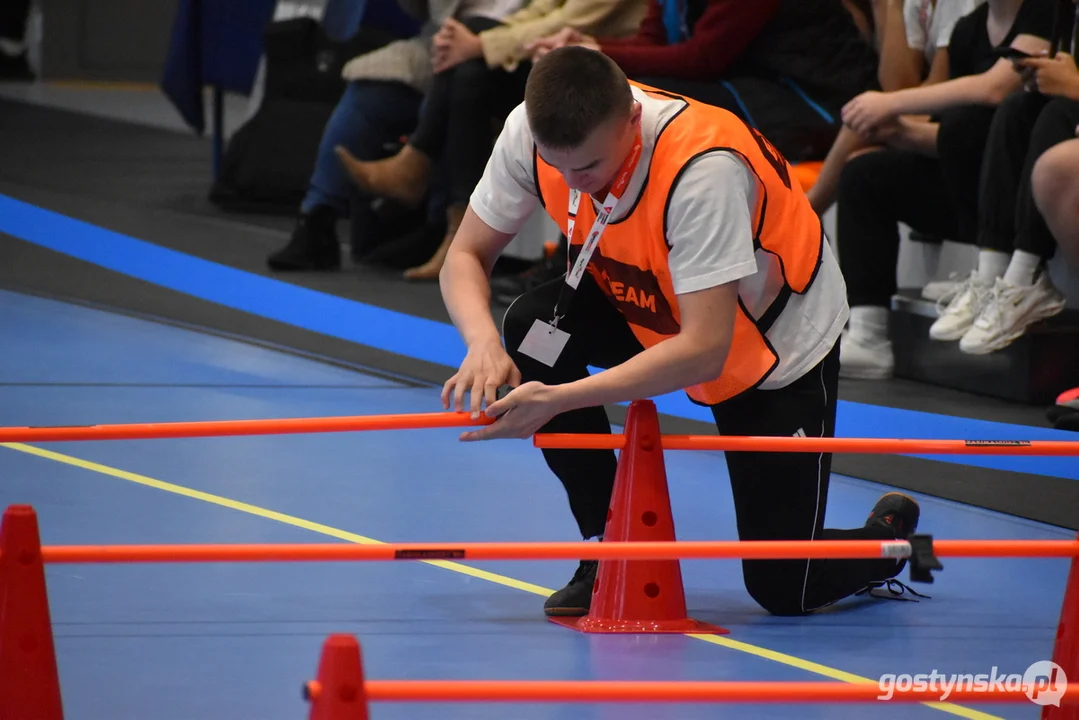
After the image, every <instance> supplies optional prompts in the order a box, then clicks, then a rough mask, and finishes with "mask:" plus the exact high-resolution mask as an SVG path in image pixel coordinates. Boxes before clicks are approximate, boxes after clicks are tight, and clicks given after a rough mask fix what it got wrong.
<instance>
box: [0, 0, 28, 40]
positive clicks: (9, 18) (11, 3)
mask: <svg viewBox="0 0 1079 720" xmlns="http://www.w3.org/2000/svg"><path fill="white" fill-rule="evenodd" d="M29 17H30V0H2V2H0V38H3V39H5V40H14V41H15V42H22V41H23V38H25V37H26V21H27V19H28V18H29Z"/></svg>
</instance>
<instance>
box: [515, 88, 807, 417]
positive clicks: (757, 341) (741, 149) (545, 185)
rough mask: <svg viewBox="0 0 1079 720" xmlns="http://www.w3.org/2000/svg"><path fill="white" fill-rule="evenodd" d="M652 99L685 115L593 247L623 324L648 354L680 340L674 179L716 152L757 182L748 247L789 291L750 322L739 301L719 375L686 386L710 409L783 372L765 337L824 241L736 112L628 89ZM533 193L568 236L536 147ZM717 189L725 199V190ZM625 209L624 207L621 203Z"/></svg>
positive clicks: (577, 234) (560, 194)
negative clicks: (773, 266)
mask: <svg viewBox="0 0 1079 720" xmlns="http://www.w3.org/2000/svg"><path fill="white" fill-rule="evenodd" d="M631 84H632V85H634V86H635V87H637V88H640V89H641V90H643V91H645V92H646V93H647V94H648V95H650V96H652V97H658V98H664V99H673V100H680V101H683V102H685V103H686V107H685V108H684V109H682V110H681V111H679V112H678V113H677V115H675V117H674V118H672V119H671V120H670V121H669V122H668V123H667V124H666V125H665V126H664V127H663V128H662V130H661V131H660V133H659V137H658V138H657V139H656V143H655V146H654V148H653V151H652V157H651V161H650V165H649V168H648V180H647V182H646V183H645V185H644V188H643V190H642V191H641V195H640V197H639V198H631V197H623V198H622V202H623V203H627V204H628V203H632V202H633V201H634V200H636V201H637V202H636V205H634V206H633V207H632V209H631V211H630V213H629V215H628V216H626V217H625V218H623V219H621V220H618V221H612V222H611V223H610V224H609V225H608V226H607V229H606V231H605V232H604V234H603V237H602V239H601V240H600V242H599V246H598V247H597V248H596V249H595V251H594V253H593V255H592V259H591V261H590V262H589V263H588V272H589V273H591V274H592V276H593V277H594V278H595V279H596V281H597V284H598V285H599V286H600V288H601V289H602V290H603V292H604V293H605V294H606V295H607V297H608V298H610V300H611V302H612V303H613V304H614V305H615V307H617V308H618V310H619V311H620V312H621V313H622V315H623V316H624V317H625V318H626V320H627V322H628V323H629V326H630V328H631V329H632V330H633V334H634V335H636V336H637V339H638V340H640V342H641V344H642V345H643V346H644V347H646V348H648V347H651V346H653V345H655V344H657V343H659V342H661V341H663V340H665V339H667V338H670V337H672V336H674V335H676V334H678V331H679V327H680V323H679V313H678V302H677V299H676V297H675V294H674V287H673V284H672V281H671V272H670V267H669V265H668V264H667V256H668V253H669V251H670V249H669V247H668V245H667V239H666V233H665V232H664V230H665V219H666V211H667V202H668V198H669V197H670V194H671V190H672V188H673V186H674V184H675V181H676V180H677V179H678V177H679V176H680V174H681V172H682V170H683V169H684V168H685V167H686V165H687V164H688V163H689V162H691V161H692V160H693V159H694V158H696V157H698V156H700V155H701V154H702V153H705V152H708V151H712V150H726V151H730V152H734V153H735V154H737V155H739V156H740V157H741V158H742V159H743V160H744V161H745V162H746V163H747V164H748V165H749V166H750V167H751V168H752V170H753V172H754V174H755V175H756V176H757V178H758V179H759V181H760V186H759V188H760V189H759V192H758V200H757V207H756V209H755V211H754V217H753V226H754V227H755V228H756V235H755V237H754V238H753V243H754V247H755V248H758V249H763V250H764V251H766V252H769V253H771V254H773V255H775V256H776V258H777V259H778V260H779V267H780V268H781V271H782V274H783V279H784V282H785V286H784V288H783V290H782V291H781V292H780V294H779V296H778V297H777V300H776V301H775V303H773V307H772V308H770V309H769V311H768V312H767V313H765V316H767V317H766V318H764V319H763V322H762V318H753V317H751V316H750V315H749V313H748V312H747V311H746V309H745V307H744V305H743V304H742V303H741V302H739V304H738V310H737V316H736V318H735V324H734V337H733V339H732V343H731V347H730V352H729V354H728V355H727V359H726V362H725V364H724V366H723V372H722V373H721V374H720V376H719V377H718V378H716V379H715V380H712V381H709V382H706V383H702V384H699V385H694V386H693V387H690V388H686V393H687V394H688V395H689V397H690V398H691V399H692V400H694V401H696V402H698V403H701V404H705V405H714V404H716V403H720V402H723V401H724V400H727V399H730V398H732V397H734V396H736V395H739V394H741V393H742V392H744V391H746V390H749V389H752V388H754V387H757V386H758V385H760V384H761V383H762V382H764V380H765V379H766V378H767V377H768V376H769V375H770V374H771V373H772V371H774V370H775V368H776V367H777V366H778V365H779V360H780V359H779V356H778V355H777V354H776V352H775V350H774V349H773V348H772V346H771V344H770V343H769V342H768V339H767V337H765V332H767V329H768V327H767V326H766V325H770V324H771V320H769V319H768V318H771V319H774V318H775V317H776V316H778V314H779V311H781V310H782V307H783V305H784V304H785V303H786V301H787V299H789V297H790V293H792V292H793V293H798V294H802V293H805V292H806V290H807V289H808V288H809V286H810V283H812V282H813V278H814V277H815V276H816V274H817V268H818V267H819V266H820V262H821V254H822V251H823V242H824V233H823V229H822V227H821V223H820V218H818V217H817V214H816V213H815V212H814V211H813V208H812V207H811V206H810V204H809V202H808V200H807V199H806V197H805V195H804V193H803V192H802V189H801V186H800V185H799V184H798V183H797V182H795V181H794V179H793V177H792V174H791V168H790V165H788V164H787V161H786V160H785V159H784V158H783V156H782V155H780V153H779V151H777V150H776V149H775V147H773V146H772V144H771V143H770V142H768V140H766V139H765V138H764V137H763V136H762V135H761V134H760V133H759V132H757V131H756V130H753V129H751V128H749V127H748V126H747V125H746V124H745V123H744V122H742V120H741V119H739V118H738V117H737V116H736V115H734V114H733V113H730V112H728V111H727V110H724V109H722V108H718V107H713V106H711V105H705V104H703V103H700V102H696V101H694V100H691V99H689V98H684V97H681V96H678V95H675V94H672V93H667V92H664V91H660V90H656V89H654V88H650V87H647V86H645V85H641V84H639V83H631ZM533 162H534V167H535V168H536V186H537V189H538V191H539V196H540V199H541V201H542V203H543V206H544V209H545V210H546V211H547V213H548V215H550V217H551V219H552V220H554V222H555V223H557V224H558V225H559V227H561V228H563V231H565V228H566V221H567V216H568V212H569V186H568V185H567V184H566V181H565V180H564V179H563V178H562V174H561V173H560V172H559V171H558V170H557V169H555V168H553V167H552V166H550V165H548V164H547V163H546V162H544V161H543V158H541V157H540V156H539V153H538V152H537V151H536V150H535V149H533ZM715 191H716V192H717V193H718V192H723V188H722V187H718V186H717V187H716V189H715ZM619 205H620V206H621V205H622V203H619ZM595 217H596V213H595V207H594V206H593V204H592V202H591V201H586V202H581V204H580V207H579V209H578V212H577V217H576V227H575V230H574V236H573V237H572V238H570V240H569V242H570V246H569V263H570V265H572V263H573V261H574V260H575V259H576V257H577V255H578V254H579V253H580V248H581V245H582V244H583V242H584V239H585V236H586V235H587V234H588V228H590V227H592V223H593V221H594V220H595Z"/></svg>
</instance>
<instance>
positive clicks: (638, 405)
mask: <svg viewBox="0 0 1079 720" xmlns="http://www.w3.org/2000/svg"><path fill="white" fill-rule="evenodd" d="M625 434H626V446H625V448H624V449H623V450H622V453H621V455H620V456H619V458H618V472H617V475H616V476H615V482H614V493H613V494H612V496H611V506H610V510H609V511H608V513H607V527H606V530H605V531H604V534H603V541H604V542H630V541H634V542H637V541H652V542H664V541H673V540H674V539H675V536H674V517H673V516H672V514H671V499H670V495H669V494H668V491H667V473H666V470H665V468H664V464H663V448H662V447H661V444H660V443H661V440H660V428H659V416H658V415H657V414H656V406H655V403H653V402H652V401H650V400H638V401H636V402H634V403H632V404H631V405H630V407H629V412H628V414H627V415H626V429H625ZM549 619H550V620H551V622H554V623H558V624H559V625H565V626H566V627H570V628H573V629H574V630H579V631H581V632H588V633H687V632H692V633H709V634H726V633H727V632H728V631H727V630H725V629H723V628H720V627H716V626H714V625H709V624H707V623H702V622H699V621H697V620H693V619H691V618H689V617H688V616H687V611H686V596H685V590H684V588H683V586H682V568H681V564H680V563H679V562H678V561H677V560H601V561H600V562H599V570H598V572H597V574H596V584H595V586H594V588H593V590H592V605H591V609H590V611H589V613H588V615H586V616H584V617H580V618H567V617H551V618H549Z"/></svg>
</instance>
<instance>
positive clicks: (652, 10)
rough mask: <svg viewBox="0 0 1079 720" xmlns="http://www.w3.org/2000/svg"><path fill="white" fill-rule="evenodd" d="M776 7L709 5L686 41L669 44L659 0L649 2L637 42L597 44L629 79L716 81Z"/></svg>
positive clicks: (744, 2) (738, 2) (745, 0)
mask: <svg viewBox="0 0 1079 720" xmlns="http://www.w3.org/2000/svg"><path fill="white" fill-rule="evenodd" d="M683 1H684V2H689V1H690V0H683ZM778 7H779V0H707V7H705V9H704V12H703V13H701V16H700V18H698V19H697V22H696V23H695V24H694V25H693V27H692V29H691V31H690V36H689V39H687V40H686V41H685V42H681V43H678V44H676V45H668V44H667V30H666V28H665V27H664V25H663V8H662V6H661V5H660V3H659V0H648V14H647V15H646V16H645V18H644V20H642V21H641V26H640V29H639V30H638V31H637V35H636V36H635V37H632V38H626V39H621V40H616V39H608V38H599V44H600V48H601V49H602V50H603V53H604V54H605V55H607V57H609V58H611V59H612V60H614V61H615V62H616V63H618V65H619V67H621V68H622V72H624V73H626V75H628V76H630V77H631V78H632V77H635V76H636V77H641V76H645V75H654V76H660V77H669V78H681V79H683V80H716V79H718V78H719V76H720V75H721V74H722V73H723V71H725V70H726V69H727V68H728V67H729V66H730V65H731V64H732V63H733V62H734V61H735V60H737V59H738V56H739V55H741V53H742V51H743V50H745V49H746V47H747V46H748V45H749V44H750V43H751V42H753V39H754V38H756V37H757V34H758V33H760V31H761V29H762V28H763V27H764V26H765V24H766V23H767V22H768V21H769V20H770V19H771V18H772V15H774V14H775V12H776V9H777V8H778Z"/></svg>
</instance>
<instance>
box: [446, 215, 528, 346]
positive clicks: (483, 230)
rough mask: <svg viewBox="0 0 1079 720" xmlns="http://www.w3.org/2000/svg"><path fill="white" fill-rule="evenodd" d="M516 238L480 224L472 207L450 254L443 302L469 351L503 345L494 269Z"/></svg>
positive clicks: (459, 228) (458, 230) (454, 238)
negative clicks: (495, 307) (491, 344)
mask: <svg viewBox="0 0 1079 720" xmlns="http://www.w3.org/2000/svg"><path fill="white" fill-rule="evenodd" d="M513 237H514V236H513V234H511V233H502V232H498V231H497V230H495V229H494V228H493V227H491V226H490V225H488V224H487V223H485V222H484V221H483V220H480V218H479V216H477V215H476V213H475V211H474V210H473V209H472V206H471V205H469V206H468V209H466V210H465V216H464V219H463V220H461V225H460V227H458V228H457V234H456V235H454V236H453V242H452V243H451V244H450V249H449V251H448V252H447V253H446V260H445V262H444V263H443V265H442V270H441V272H439V276H438V279H439V284H440V286H441V289H442V300H443V302H445V304H446V310H447V311H449V314H450V319H451V320H452V321H453V324H454V326H455V327H456V328H457V331H458V332H459V333H461V338H462V339H463V340H464V341H465V345H467V346H468V347H472V346H473V345H475V344H477V343H482V342H498V343H500V342H501V334H500V333H499V331H498V328H497V327H495V321H494V318H493V317H492V316H491V284H490V279H491V269H492V268H493V267H494V264H495V260H497V259H498V256H499V255H500V254H501V253H502V251H503V250H504V249H505V248H506V245H508V244H509V242H510V241H511V240H512V239H513Z"/></svg>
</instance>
